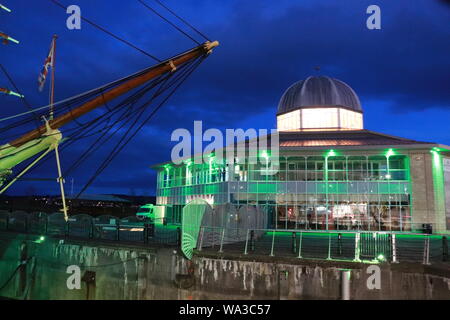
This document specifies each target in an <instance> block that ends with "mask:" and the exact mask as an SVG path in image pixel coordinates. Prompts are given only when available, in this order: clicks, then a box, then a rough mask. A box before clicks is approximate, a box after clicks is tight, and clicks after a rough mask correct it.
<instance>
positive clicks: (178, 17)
mask: <svg viewBox="0 0 450 320" xmlns="http://www.w3.org/2000/svg"><path fill="white" fill-rule="evenodd" d="M154 1H155V2H156V3H158V4H159V5H160V6H161V7H163V8H164V9H166V10H167V11H169V12H170V13H171V14H173V15H174V16H175V17H176V18H177V19H179V20H180V21H181V22H183V23H184V24H185V25H187V26H188V27H189V28H191V29H192V30H194V31H195V32H197V33H198V34H199V35H200V36H202V37H203V38H204V39H205V40H207V41H211V40H210V39H209V38H208V37H207V36H205V35H204V34H203V33H202V32H200V31H199V30H198V29H197V28H195V27H194V26H192V25H191V24H190V23H189V22H187V21H186V20H185V19H183V18H181V17H180V16H179V15H177V14H176V13H175V12H174V11H173V10H171V9H170V8H169V7H167V6H166V5H165V4H163V3H162V2H161V1H159V0H154Z"/></svg>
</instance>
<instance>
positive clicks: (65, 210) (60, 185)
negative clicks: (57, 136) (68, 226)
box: [55, 144, 69, 221]
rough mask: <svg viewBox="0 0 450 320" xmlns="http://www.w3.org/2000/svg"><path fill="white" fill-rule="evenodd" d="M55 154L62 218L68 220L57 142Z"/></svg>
mask: <svg viewBox="0 0 450 320" xmlns="http://www.w3.org/2000/svg"><path fill="white" fill-rule="evenodd" d="M55 154H56V165H57V167H58V182H59V187H60V189H61V199H62V203H63V212H64V220H66V221H67V220H69V216H68V215H67V206H66V196H65V194H64V178H63V177H62V171H61V163H60V161H59V152H58V144H56V145H55Z"/></svg>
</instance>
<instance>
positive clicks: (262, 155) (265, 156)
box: [259, 150, 269, 160]
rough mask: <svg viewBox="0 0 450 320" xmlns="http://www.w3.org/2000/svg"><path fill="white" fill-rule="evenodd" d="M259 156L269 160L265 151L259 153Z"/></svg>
mask: <svg viewBox="0 0 450 320" xmlns="http://www.w3.org/2000/svg"><path fill="white" fill-rule="evenodd" d="M259 156H260V157H262V158H264V159H266V160H267V159H268V158H269V153H268V152H267V150H263V151H261V152H260V154H259Z"/></svg>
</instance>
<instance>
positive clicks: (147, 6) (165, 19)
mask: <svg viewBox="0 0 450 320" xmlns="http://www.w3.org/2000/svg"><path fill="white" fill-rule="evenodd" d="M137 1H138V2H139V3H141V4H142V5H143V6H144V7H145V8H147V9H148V10H149V11H151V12H153V13H154V14H156V15H157V16H158V17H160V18H161V19H162V20H164V21H165V22H167V23H168V24H170V25H171V26H172V27H174V28H175V29H176V30H178V31H179V32H180V33H181V34H183V35H185V36H186V37H188V38H189V39H191V40H192V41H194V42H195V43H196V44H200V42H198V41H197V40H195V39H194V38H193V37H191V36H190V35H189V34H188V33H187V32H186V31H184V30H182V29H181V28H180V27H178V26H177V25H176V24H175V23H173V22H172V21H170V20H169V19H167V18H166V17H164V16H163V15H162V14H160V13H159V12H158V11H156V10H155V9H153V8H152V7H151V6H149V5H148V4H147V3H145V2H144V1H142V0H137Z"/></svg>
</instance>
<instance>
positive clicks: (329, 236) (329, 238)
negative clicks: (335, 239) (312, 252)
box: [327, 233, 331, 260]
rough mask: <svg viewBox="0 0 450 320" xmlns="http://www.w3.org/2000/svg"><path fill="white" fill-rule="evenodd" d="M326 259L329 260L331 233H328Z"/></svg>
mask: <svg viewBox="0 0 450 320" xmlns="http://www.w3.org/2000/svg"><path fill="white" fill-rule="evenodd" d="M327 260H331V233H329V234H328V258H327Z"/></svg>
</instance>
